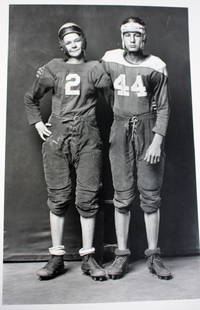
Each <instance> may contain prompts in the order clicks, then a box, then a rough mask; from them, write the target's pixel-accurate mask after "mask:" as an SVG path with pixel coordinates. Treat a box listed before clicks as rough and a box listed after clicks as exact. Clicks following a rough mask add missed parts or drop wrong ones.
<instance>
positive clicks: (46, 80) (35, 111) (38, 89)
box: [24, 64, 55, 125]
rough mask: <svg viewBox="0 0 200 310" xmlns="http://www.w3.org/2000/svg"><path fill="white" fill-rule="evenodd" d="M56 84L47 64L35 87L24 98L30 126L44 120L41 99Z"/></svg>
mask: <svg viewBox="0 0 200 310" xmlns="http://www.w3.org/2000/svg"><path fill="white" fill-rule="evenodd" d="M54 84H55V77H54V75H53V73H52V71H51V69H50V66H49V65H48V64H46V65H45V66H44V70H43V73H42V74H41V75H40V76H39V77H37V78H36V79H35V81H34V82H33V85H32V86H31V88H30V89H29V90H28V91H27V92H26V94H25V96H24V104H25V109H26V114H27V118H28V122H29V124H30V125H32V124H35V123H37V122H39V121H41V120H42V117H41V113H40V99H41V98H42V97H43V96H44V94H45V93H46V92H48V91H49V90H50V89H53V87H54Z"/></svg>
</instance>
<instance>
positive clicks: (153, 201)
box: [140, 195, 161, 214]
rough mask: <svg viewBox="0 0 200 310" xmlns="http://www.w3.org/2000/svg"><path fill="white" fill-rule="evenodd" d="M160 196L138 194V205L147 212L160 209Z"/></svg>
mask: <svg viewBox="0 0 200 310" xmlns="http://www.w3.org/2000/svg"><path fill="white" fill-rule="evenodd" d="M160 205H161V198H160V196H154V195H149V196H148V195H140V207H141V209H142V210H143V211H144V212H145V213H147V214H151V213H155V212H157V211H158V210H159V209H160Z"/></svg>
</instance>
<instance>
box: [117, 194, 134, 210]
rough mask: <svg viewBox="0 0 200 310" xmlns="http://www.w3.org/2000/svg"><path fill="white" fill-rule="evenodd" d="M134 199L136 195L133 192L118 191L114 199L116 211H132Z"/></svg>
mask: <svg viewBox="0 0 200 310" xmlns="http://www.w3.org/2000/svg"><path fill="white" fill-rule="evenodd" d="M134 199H135V195H134V194H133V193H132V192H129V191H127V192H125V191H123V192H119V191H116V192H115V195H114V199H113V203H114V206H115V209H116V211H117V212H119V213H123V214H126V213H128V212H129V211H130V208H131V206H132V204H133V201H134Z"/></svg>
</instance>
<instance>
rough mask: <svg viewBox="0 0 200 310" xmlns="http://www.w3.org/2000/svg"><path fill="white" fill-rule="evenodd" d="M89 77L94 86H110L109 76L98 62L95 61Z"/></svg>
mask: <svg viewBox="0 0 200 310" xmlns="http://www.w3.org/2000/svg"><path fill="white" fill-rule="evenodd" d="M91 77H92V81H93V83H94V85H95V87H96V88H106V87H111V80H110V77H109V75H108V74H107V73H106V71H105V70H104V67H103V65H102V64H101V63H100V62H97V63H96V65H95V66H94V67H93V69H92V72H91Z"/></svg>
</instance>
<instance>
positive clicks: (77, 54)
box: [69, 50, 82, 58]
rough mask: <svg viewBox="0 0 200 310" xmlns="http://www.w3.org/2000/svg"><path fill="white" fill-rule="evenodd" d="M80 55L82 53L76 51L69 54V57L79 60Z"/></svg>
mask: <svg viewBox="0 0 200 310" xmlns="http://www.w3.org/2000/svg"><path fill="white" fill-rule="evenodd" d="M81 54H82V51H81V50H78V51H74V52H70V53H69V55H70V56H71V57H76V58H79V57H80V56H81Z"/></svg>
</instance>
